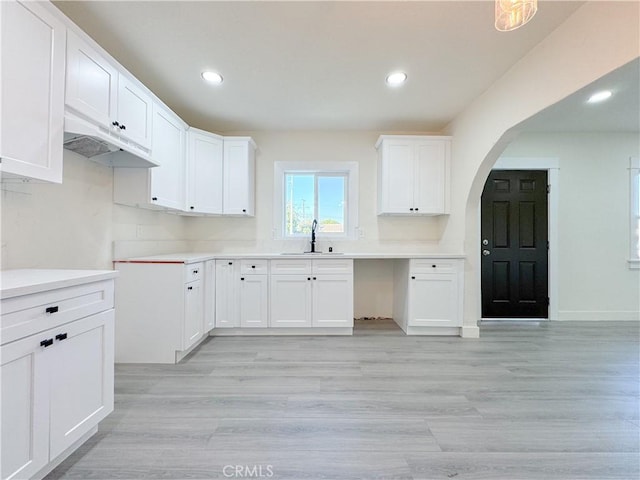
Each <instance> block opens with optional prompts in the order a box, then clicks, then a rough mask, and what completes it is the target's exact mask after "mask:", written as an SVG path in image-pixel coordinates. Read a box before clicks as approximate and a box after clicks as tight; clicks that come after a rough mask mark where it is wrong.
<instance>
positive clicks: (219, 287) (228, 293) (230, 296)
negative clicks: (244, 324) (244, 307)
mask: <svg viewBox="0 0 640 480" xmlns="http://www.w3.org/2000/svg"><path fill="white" fill-rule="evenodd" d="M239 275H240V261H239V260H216V328H236V327H239V326H240V314H239V312H238V307H239V304H238V297H239V293H238V282H237V279H238V277H239Z"/></svg>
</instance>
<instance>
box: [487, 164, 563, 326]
mask: <svg viewBox="0 0 640 480" xmlns="http://www.w3.org/2000/svg"><path fill="white" fill-rule="evenodd" d="M492 170H546V171H547V182H548V185H549V187H550V190H549V197H548V199H547V200H548V202H547V210H548V221H549V232H548V235H549V265H548V267H549V279H548V280H549V320H558V198H559V196H560V195H559V194H560V182H559V179H560V178H559V177H560V160H559V159H558V158H541V157H500V158H499V159H498V160H497V161H496V163H495V165H494V166H493V167H492ZM480 207H481V204H480V205H478V220H479V221H478V238H482V236H481V235H480V226H481V224H482V222H481V221H480V220H481V215H480ZM481 272H482V269H480V268H479V269H478V281H479V282H478V285H480V288H481V289H482V278H481ZM479 298H482V295H479ZM480 311H482V308H480ZM482 320H483V321H505V320H507V321H508V320H519V321H520V320H526V319H522V318H518V319H508V318H500V319H496V318H486V319H485V318H483V319H482ZM532 320H535V321H540V320H541V319H539V318H536V319H532Z"/></svg>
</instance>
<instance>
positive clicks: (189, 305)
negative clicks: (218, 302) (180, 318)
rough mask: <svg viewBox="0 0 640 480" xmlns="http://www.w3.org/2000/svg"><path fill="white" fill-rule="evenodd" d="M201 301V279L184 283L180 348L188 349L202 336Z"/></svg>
mask: <svg viewBox="0 0 640 480" xmlns="http://www.w3.org/2000/svg"><path fill="white" fill-rule="evenodd" d="M203 301H204V299H203V291H202V280H194V281H192V282H189V283H187V284H185V291H184V332H183V336H182V350H187V349H189V348H190V347H191V346H193V345H194V344H195V343H196V342H197V341H198V340H200V338H202V335H203V331H202V325H203V314H204V312H203V306H204V304H203Z"/></svg>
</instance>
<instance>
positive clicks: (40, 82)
mask: <svg viewBox="0 0 640 480" xmlns="http://www.w3.org/2000/svg"><path fill="white" fill-rule="evenodd" d="M48 7H49V6H48V5H46V6H45V5H43V4H41V3H38V2H24V3H22V2H16V1H2V2H0V64H1V67H0V68H1V70H2V89H0V158H1V159H2V163H1V167H0V168H1V171H2V179H3V180H9V179H11V178H12V177H17V178H29V179H36V180H42V181H47V182H56V183H61V182H62V142H63V135H64V134H63V132H64V81H65V80H64V65H65V37H66V28H65V25H64V24H63V23H62V22H61V21H60V20H59V19H58V17H57V16H56V15H54V14H53V13H52V12H51V10H50V8H48Z"/></svg>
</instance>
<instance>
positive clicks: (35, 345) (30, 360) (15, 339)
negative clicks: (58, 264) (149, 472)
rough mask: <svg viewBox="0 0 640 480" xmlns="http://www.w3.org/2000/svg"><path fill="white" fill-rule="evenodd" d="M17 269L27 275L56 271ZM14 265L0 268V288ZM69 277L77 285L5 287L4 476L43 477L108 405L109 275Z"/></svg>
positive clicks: (111, 315) (93, 427)
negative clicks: (12, 292)
mask: <svg viewBox="0 0 640 480" xmlns="http://www.w3.org/2000/svg"><path fill="white" fill-rule="evenodd" d="M15 272H16V273H17V276H18V277H19V276H20V275H23V276H25V277H27V278H29V279H34V278H38V277H39V276H42V277H49V278H52V277H55V276H56V275H57V273H54V274H53V275H52V274H51V271H37V272H39V273H35V274H33V273H31V271H28V270H23V271H15ZM53 272H56V271H53ZM57 272H62V271H57ZM77 272H78V271H75V273H74V275H75V274H76V273H77ZM12 273H13V272H11V271H9V272H6V273H5V272H3V283H4V285H3V289H4V288H5V287H6V285H7V283H11V279H9V280H8V282H5V280H6V276H10V275H12ZM103 273H104V278H106V277H109V276H111V277H115V276H116V273H115V272H103ZM61 276H62V277H64V273H62V274H61ZM72 277H73V275H72ZM72 279H73V278H72ZM73 280H74V282H75V283H77V285H73V286H67V287H51V289H50V290H48V289H45V290H43V289H42V288H39V289H36V290H35V292H36V293H29V294H24V295H18V296H12V297H9V298H7V297H5V296H4V293H5V292H4V291H3V298H2V342H3V344H2V346H1V347H0V352H1V353H0V360H1V366H0V373H1V375H0V376H1V380H2V390H1V392H2V393H1V396H2V401H1V404H2V416H1V422H2V443H1V444H0V450H1V452H0V460H1V463H2V465H1V475H2V478H3V479H5V478H34V477H35V478H42V477H43V476H44V475H46V474H47V473H48V472H49V471H51V470H52V469H53V468H54V467H55V466H56V465H57V464H58V463H59V462H61V461H62V460H64V458H66V457H67V456H69V455H70V454H71V453H72V452H73V450H75V449H76V448H77V447H78V446H79V445H80V444H82V443H83V442H84V441H85V440H87V439H88V438H89V436H91V435H93V434H94V433H95V432H96V431H97V425H98V423H99V422H100V421H101V420H102V419H103V418H105V417H106V416H107V415H108V414H109V413H110V412H112V411H113V390H114V310H113V301H114V298H113V291H114V288H113V280H101V281H92V280H87V282H88V283H82V282H83V281H84V280H83V279H78V278H77V277H76V278H75V279H73ZM65 281H67V280H63V281H62V282H61V284H64V283H65ZM78 282H80V283H78ZM23 286H24V284H23Z"/></svg>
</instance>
